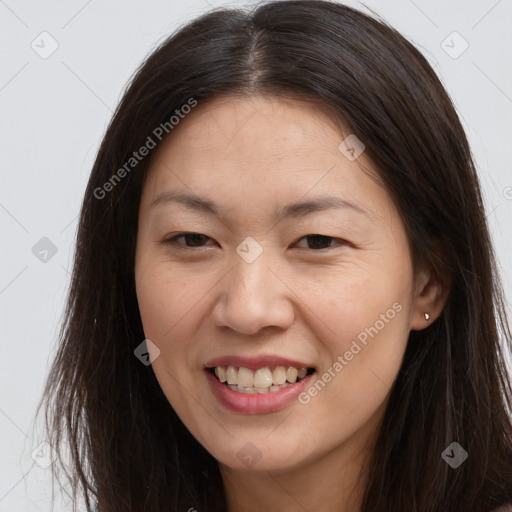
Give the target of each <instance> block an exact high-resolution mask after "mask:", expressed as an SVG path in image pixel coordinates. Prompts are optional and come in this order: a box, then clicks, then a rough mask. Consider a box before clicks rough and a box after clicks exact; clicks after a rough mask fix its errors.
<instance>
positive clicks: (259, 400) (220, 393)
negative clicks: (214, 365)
mask: <svg viewBox="0 0 512 512" xmlns="http://www.w3.org/2000/svg"><path fill="white" fill-rule="evenodd" d="M205 372H206V378H207V380H208V383H209V384H210V387H211V389H212V391H213V394H214V395H215V397H216V398H217V400H218V401H219V402H220V403H221V404H222V405H223V406H224V407H226V408H227V409H230V410H231V411H235V412H241V413H245V414H264V413H268V412H275V411H279V410H280V409H283V408H284V407H286V406H287V405H288V404H290V403H291V402H292V401H293V400H294V399H295V398H297V396H298V395H300V393H301V392H302V390H303V389H304V388H305V386H306V384H307V383H308V382H309V380H310V378H311V377H312V376H313V375H314V374H311V375H308V376H307V377H304V378H303V379H302V380H300V381H299V382H296V383H295V384H291V385H290V386H287V387H286V388H284V389H281V390H280V391H268V392H267V393H251V394H249V393H239V392H238V391H233V390H232V389H230V388H228V387H227V386H226V385H225V384H223V383H222V382H221V381H220V380H219V379H217V377H215V376H214V375H213V374H212V373H211V372H210V371H209V370H205Z"/></svg>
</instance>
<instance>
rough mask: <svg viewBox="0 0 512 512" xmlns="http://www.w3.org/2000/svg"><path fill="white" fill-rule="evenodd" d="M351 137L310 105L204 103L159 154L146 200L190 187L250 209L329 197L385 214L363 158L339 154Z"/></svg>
mask: <svg viewBox="0 0 512 512" xmlns="http://www.w3.org/2000/svg"><path fill="white" fill-rule="evenodd" d="M348 136H350V137H353V135H351V134H350V132H349V131H348V130H344V129H343V127H342V126H340V125H339V124H338V123H336V122H335V121H334V120H333V118H332V117H331V116H329V115H327V114H326V113H325V111H324V110H323V109H320V108H319V107H318V105H316V104H314V103H309V102H306V101H301V100H295V99H284V98H277V97H273V96H255V97H250V98H240V97H225V98H221V99H216V100H210V101H208V102H205V103H204V104H201V103H199V105H198V106H197V107H196V108H195V109H194V110H193V111H192V112H191V113H190V114H188V115H186V116H184V118H183V119H181V120H180V122H179V124H178V125H177V126H175V127H174V129H173V131H172V132H171V133H170V134H169V135H168V136H167V138H166V139H164V141H163V142H162V144H161V145H160V146H159V148H158V149H157V151H156V153H155V155H154V158H153V161H152V163H151V165H150V171H149V176H148V179H147V182H146V186H145V195H146V196H151V197H153V198H154V197H155V196H156V195H157V194H159V193H162V192H167V191H169V190H172V189H174V188H178V187H179V188H180V189H183V188H184V187H185V188H188V189H189V191H190V192H193V193H196V194H198V195H210V196H211V195H212V194H214V195H216V196H217V197H223V198H225V200H229V199H230V198H231V199H234V200H235V199H238V200H240V201H241V204H242V202H243V204H246V205H247V206H249V205H250V204H253V203H255V202H256V198H259V199H266V202H269V203H272V202H274V203H275V202H276V201H277V202H288V201H289V200H298V199H300V198H303V197H306V198H307V197H308V196H312V195H314V194H324V193H325V192H329V193H331V194H332V193H340V194H341V193H342V194H343V197H344V198H345V199H351V198H352V199H357V200H358V201H359V202H360V203H362V205H363V206H364V205H365V204H366V205H368V206H370V205H372V204H373V206H374V207H375V206H377V208H380V209H382V207H383V206H384V202H388V201H389V197H388V196H387V193H386V191H385V189H384V188H383V187H382V185H381V184H379V183H378V174H377V172H376V171H375V169H374V168H373V167H372V165H371V162H370V161H369V160H368V159H366V157H365V155H364V152H363V153H362V154H361V155H360V156H359V157H358V158H356V159H352V160H351V159H349V158H347V156H346V154H345V153H344V152H343V151H341V150H340V145H342V146H343V144H342V142H343V141H344V139H345V138H346V137H348ZM342 149H343V147H342ZM375 177H377V179H376V178H375ZM242 199H243V201H242ZM380 203H382V204H380Z"/></svg>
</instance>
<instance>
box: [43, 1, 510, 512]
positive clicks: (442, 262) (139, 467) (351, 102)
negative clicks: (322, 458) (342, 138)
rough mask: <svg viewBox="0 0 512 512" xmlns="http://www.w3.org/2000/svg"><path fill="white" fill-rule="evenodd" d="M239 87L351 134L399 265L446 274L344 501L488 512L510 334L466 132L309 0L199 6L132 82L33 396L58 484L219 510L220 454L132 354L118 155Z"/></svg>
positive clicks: (402, 69)
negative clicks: (356, 491) (46, 369)
mask: <svg viewBox="0 0 512 512" xmlns="http://www.w3.org/2000/svg"><path fill="white" fill-rule="evenodd" d="M253 94H267V95H269V94H270V95H276V96H283V97H284V96H286V97H294V98H299V99H306V100H310V101H315V102H317V103H318V104H320V105H322V106H323V107H325V108H327V109H329V111H330V112H331V113H332V115H333V116H337V118H338V120H341V121H342V122H343V123H344V126H347V127H349V128H350V131H351V133H354V134H356V136H357V137H358V138H359V139H360V140H361V141H364V144H365V146H366V149H365V154H366V156H367V157H368V158H369V159H370V160H371V161H372V162H373V164H374V165H375V167H376V168H377V169H378V170H379V174H380V178H381V179H382V181H383V183H384V184H385V186H386V188H387V190H388V191H389V193H390V194H391V195H392V197H393V199H394V201H395V203H396V205H397V207H398V209H399V211H400V213H401V215H402V218H403V221H404V224H405V227H406V230H407V234H408V237H409V241H410V244H411V248H412V254H413V263H414V265H415V268H417V266H418V265H420V264H421V265H426V266H428V267H429V268H430V269H432V271H433V272H434V273H435V274H436V275H439V276H443V275H449V276H450V279H451V283H452V284H451V291H450V294H449V296H448V299H447V302H446V305H445V307H444V310H443V312H442V314H441V316H440V317H439V318H438V319H437V320H436V321H435V322H434V323H433V324H432V325H431V326H429V327H428V328H426V329H424V330H421V331H412V332H411V334H410V337H409V340H408V345H407V349H406V353H405V357H404V360H403V364H402V366H401V369H400V372H399V375H398V377H397V379H396V381H395V383H394V385H393V388H392V391H391V396H390V400H389V403H388V406H387V409H386V412H385V416H384V419H383V424H382V428H381V431H380V433H379V436H378V439H377V444H376V449H375V452H374V454H373V459H372V464H371V470H370V475H369V481H368V485H367V488H366V493H365V495H364V501H363V506H362V509H361V511H362V512H376V511H377V512H404V511H408V512H416V511H418V512H419V511H421V512H434V511H436V512H447V511H450V512H456V511H464V512H469V511H471V512H489V511H490V510H491V509H493V508H495V507H497V506H499V505H502V504H504V503H508V502H512V425H511V416H510V414H511V410H512V403H511V402H512V400H511V396H512V392H511V384H510V381H509V377H508V375H507V372H506V367H505V360H506V354H507V353H509V354H510V353H511V352H512V351H511V345H510V339H511V337H510V328H509V324H508V323H507V318H506V314H505V307H504V299H503V292H502V289H501V285H500V281H499V279H498V274H497V271H496V264H495V256H494V253H493V249H492V246H491V242H490V237H489V232H488V228H487V224H486V218H485V212H484V204H483V201H482V196H481V192H480V188H479V183H478V179H477V174H476V170H475V166H474V163H473V160H472V155H471V152H470V148H469V146H468V142H467V139H466V136H465V133H464V131H463V128H462V126H461V123H460V121H459V118H458V116H457V114H456V111H455V109H454V107H453V105H452V102H451V101H450V99H449V97H448V95H447V94H446V92H445V90H444V89H443V87H442V85H441V83H440V81H439V79H438V77H437V76H436V74H435V72H434V71H433V70H432V68H431V67H430V65H429V64H428V63H427V61H426V59H425V58H424V57H423V56H422V55H421V53H420V52H419V51H418V50H417V49H415V47H414V46H413V45H412V44H411V43H409V42H408V41H406V40H405V39H404V38H403V37H402V36H401V35H400V34H399V33H398V32H396V31H395V30H394V29H393V28H391V27H390V26H388V25H387V24H386V23H385V22H383V21H380V20H378V19H375V18H373V17H371V16H369V15H366V14H363V13H361V12H359V11H357V10H355V9H352V8H349V7H346V6H343V5H340V4H336V3H331V2H327V1H323V0H303V1H300V0H298V1H297V0H294V1H277V2H269V3H264V4H261V5H259V6H257V7H255V8H254V9H253V10H252V11H246V10H241V9H219V10H215V11H211V12H209V13H207V14H206V15H203V16H201V17H200V18H198V19H196V20H194V21H193V22H191V23H190V24H188V25H186V26H185V27H183V28H181V29H180V30H179V31H178V32H177V33H176V34H173V35H172V36H171V37H169V38H168V39H167V40H166V41H165V42H164V43H163V44H161V45H160V46H159V48H158V49H157V50H156V51H154V52H153V53H152V54H151V55H150V56H149V57H148V58H147V60H146V61H145V62H144V63H143V65H142V66H141V67H140V68H139V69H138V70H137V72H136V73H135V75H134V77H133V79H132V80H131V84H130V85H129V87H128V88H127V90H126V92H125V94H124V96H123V98H122V100H121V102H120V104H119V106H118V108H117V110H116V112H115V114H114V116H113V119H112V121H111V123H110V126H109V128H108V130H107V132H106V134H105V136H104V138H103V142H102V144H101V147H100V149H99V152H98V155H97V158H96V161H95V164H94V167H93V169H92V172H91V176H90V179H89V183H88V186H87V190H86V193H85V197H84V201H83V205H82V210H81V214H80V221H79V227H78V235H77V243H76V254H75V261H74V267H73V273H72V281H71V288H70V293H69V299H68V303H67V308H66V312H65V317H64V321H63V323H62V330H61V333H60V340H59V341H60V345H59V348H58V353H57V355H56V358H55V360H54V362H53V366H52V368H51V371H50V373H49V375H48V380H47V382H46V387H45V390H44V394H43V399H42V401H41V403H40V405H39V407H38V412H39V410H40V408H41V407H42V406H43V405H44V406H45V419H46V428H47V429H48V432H49V434H50V436H51V437H50V443H51V444H52V446H53V447H54V448H55V449H56V450H58V452H59V453H60V452H61V449H60V448H61V447H62V446H63V445H64V443H65V442H67V443H68V445H69V450H70V457H71V459H70V463H69V464H68V463H67V462H64V461H61V463H62V466H63V467H67V468H68V469H67V471H68V477H69V479H70V482H71V485H72V489H73V495H74V496H75V497H77V496H79V495H80V496H82V498H84V499H85V502H86V505H87V507H89V508H90V509H92V508H93V507H94V506H97V507H98V510H100V511H101V512H127V511H137V512H141V511H147V512H162V511H163V510H171V511H178V510H180V511H182V510H189V509H190V508H195V509H197V510H199V511H209V512H214V511H225V510H226V499H225V494H224V489H223V484H222V479H221V476H220V472H219V468H218V464H217V461H216V460H215V459H214V458H213V457H212V456H211V455H210V454H209V453H208V452H207V451H206V450H205V449H204V448H203V447H202V446H201V445H200V444H199V443H198V442H197V441H196V440H195V439H194V438H193V437H192V436H191V434H190V433H189V432H188V430H187V429H186V428H185V426H184V425H183V424H182V422H181V421H180V419H179V418H178V417H177V416H176V414H175V413H174V411H173V409H172V407H171V406H170V405H169V402H168V401H167V399H166V397H165V396H164V394H163V392H162V390H161V388H160V386H159V384H158V382H157V380H156V378H155V375H154V373H153V371H152V368H151V366H145V365H143V364H141V362H140V361H139V360H138V359H137V358H136V357H135V356H134V349H135V348H136V347H137V346H138V345H139V344H140V343H141V342H142V340H144V332H143V329H142V324H141V321H140V316H139V311H138V305H137V298H136V293H135V285H134V254H135V243H136V233H137V214H138V207H139V201H140V195H141V189H142V185H143V182H144V177H145V175H146V171H147V169H148V166H149V162H150V156H148V157H146V158H141V159H140V160H139V159H137V162H136V163H135V161H131V160H130V158H132V157H133V152H134V151H137V150H138V149H139V148H141V147H142V146H144V145H148V137H150V136H151V137H152V140H153V141H154V142H155V143H158V142H159V140H160V138H159V137H157V136H156V135H155V129H157V127H162V126H164V127H165V133H164V132H162V133H164V134H167V132H169V133H170V135H169V136H170V137H172V123H170V122H169V119H170V118H171V116H172V115H174V114H175V113H176V110H178V111H180V109H181V108H182V106H183V105H186V104H189V105H190V104H191V101H197V102H198V103H199V104H200V103H201V102H203V101H206V100H211V99H214V98H217V97H219V96H221V95H222V96H226V95H227V96H229V95H237V96H250V95H253ZM191 99H192V100H191ZM180 112H181V111H180ZM191 115H193V113H192V114H191ZM165 123H167V124H165ZM161 131H162V128H161V129H160V132H161ZM160 132H158V131H157V132H156V133H160ZM127 162H131V163H130V164H129V165H126V164H127ZM123 166H124V170H125V172H124V173H123V172H119V169H121V168H123ZM114 175H115V176H117V178H114ZM107 182H108V183H110V185H106V183H107ZM500 340H501V343H500ZM454 441H455V442H457V443H459V444H460V445H461V446H462V447H463V448H465V449H466V450H467V452H468V454H469V457H468V460H467V461H466V462H465V463H463V464H462V465H461V466H460V467H458V468H457V469H452V468H451V467H449V465H448V464H447V463H446V462H445V461H444V460H443V458H442V457H441V454H442V452H443V450H445V448H446V447H447V446H449V445H450V443H452V442H454Z"/></svg>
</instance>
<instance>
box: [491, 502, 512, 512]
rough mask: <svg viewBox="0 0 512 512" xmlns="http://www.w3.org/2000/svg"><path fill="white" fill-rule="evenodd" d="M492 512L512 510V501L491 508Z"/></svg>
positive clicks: (509, 511) (510, 511)
mask: <svg viewBox="0 0 512 512" xmlns="http://www.w3.org/2000/svg"><path fill="white" fill-rule="evenodd" d="M491 512H512V503H509V504H508V505H503V506H501V507H498V508H495V509H494V510H491Z"/></svg>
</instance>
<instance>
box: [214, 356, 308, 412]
mask: <svg viewBox="0 0 512 512" xmlns="http://www.w3.org/2000/svg"><path fill="white" fill-rule="evenodd" d="M315 371H316V369H315V368H314V367H310V366H308V364H307V363H306V364H305V363H304V362H301V361H294V360H291V359H287V358H282V357H276V356H261V357H257V358H246V357H235V356H226V357H221V358H218V359H215V360H212V361H209V362H208V363H206V365H205V368H204V373H205V375H206V379H207V381H208V384H209V386H210V389H211V391H212V393H213V396H214V397H215V398H216V399H217V401H218V402H219V403H220V404H221V405H222V406H223V407H224V408H225V409H228V410H230V411H233V412H236V413H242V414H265V413H271V412H275V411H278V410H280V409H283V408H284V407H286V406H287V405H289V404H291V403H292V402H293V401H294V400H295V399H296V398H297V397H298V395H299V394H300V393H301V392H302V391H303V390H304V389H305V388H306V386H307V385H308V382H309V381H310V379H311V376H312V375H313V374H314V373H315Z"/></svg>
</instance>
